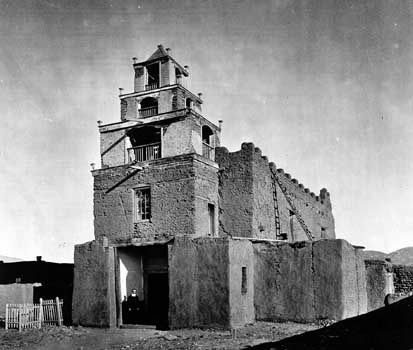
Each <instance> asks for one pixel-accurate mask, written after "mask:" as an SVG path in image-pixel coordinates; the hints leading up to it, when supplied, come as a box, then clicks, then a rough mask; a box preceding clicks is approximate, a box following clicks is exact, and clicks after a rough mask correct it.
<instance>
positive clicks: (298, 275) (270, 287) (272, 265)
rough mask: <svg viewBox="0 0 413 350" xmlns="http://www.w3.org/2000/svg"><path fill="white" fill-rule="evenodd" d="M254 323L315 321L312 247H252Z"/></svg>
mask: <svg viewBox="0 0 413 350" xmlns="http://www.w3.org/2000/svg"><path fill="white" fill-rule="evenodd" d="M254 259H255V266H254V304H255V313H256V318H257V320H268V321H276V320H295V321H307V320H312V319H313V318H314V311H313V280H312V272H311V264H312V261H311V243H309V242H299V243H295V244H291V245H290V244H287V243H270V242H266V243H254Z"/></svg>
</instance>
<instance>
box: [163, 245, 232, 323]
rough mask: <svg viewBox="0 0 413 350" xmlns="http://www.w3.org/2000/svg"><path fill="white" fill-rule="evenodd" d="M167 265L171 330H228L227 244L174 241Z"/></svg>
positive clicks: (170, 248)
mask: <svg viewBox="0 0 413 350" xmlns="http://www.w3.org/2000/svg"><path fill="white" fill-rule="evenodd" d="M168 263H169V322H170V327H171V328H184V327H224V328H227V327H228V326H229V322H230V314H229V286H228V280H229V276H228V263H229V257H228V241H226V240H223V239H209V238H197V239H188V238H184V237H179V238H176V239H175V241H174V243H173V245H171V246H170V247H169V261H168Z"/></svg>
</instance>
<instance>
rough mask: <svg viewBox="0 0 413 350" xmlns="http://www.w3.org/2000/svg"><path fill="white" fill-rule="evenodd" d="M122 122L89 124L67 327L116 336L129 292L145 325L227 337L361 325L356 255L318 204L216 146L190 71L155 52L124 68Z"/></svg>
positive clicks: (324, 194) (253, 153)
mask: <svg viewBox="0 0 413 350" xmlns="http://www.w3.org/2000/svg"><path fill="white" fill-rule="evenodd" d="M133 70H134V91H133V92H131V93H124V92H123V90H121V94H120V96H119V98H120V111H121V112H120V121H119V122H117V123H113V124H106V125H103V124H101V123H100V124H99V133H100V150H101V167H100V168H99V169H95V170H92V175H93V179H94V233H95V240H93V241H91V242H87V243H84V244H80V245H77V246H76V247H75V256H74V258H75V259H74V260H75V270H74V275H75V277H74V294H73V322H74V324H81V325H85V326H102V327H119V326H122V324H124V323H125V315H124V313H125V310H124V308H122V302H123V301H124V299H125V297H126V296H128V295H129V294H130V291H131V290H132V289H133V288H135V289H136V290H137V294H138V296H139V299H140V300H141V305H142V306H141V310H140V312H141V322H143V323H145V324H151V325H156V326H157V327H159V328H170V329H174V328H182V327H219V328H236V327H240V326H242V325H245V324H247V323H252V322H254V321H255V320H270V321H271V320H274V321H275V320H293V321H302V322H307V321H315V320H317V319H334V320H340V319H343V318H346V317H350V316H356V315H359V314H361V313H364V312H366V311H367V294H366V270H365V266H364V262H363V259H362V252H361V249H360V248H359V247H354V246H352V245H351V244H349V243H348V242H346V241H345V240H341V239H335V230H334V218H333V214H332V210H331V201H330V194H329V192H328V191H327V190H326V189H322V190H321V191H319V193H318V194H317V195H316V194H314V193H313V192H311V191H310V190H309V189H308V188H306V187H305V186H303V185H302V184H301V183H299V181H297V180H296V179H294V178H293V177H292V176H291V175H290V174H288V173H287V172H285V171H283V169H278V168H277V167H276V166H275V164H274V163H269V162H268V159H267V158H266V157H265V156H263V155H262V154H261V151H260V149H259V148H257V147H255V146H254V145H253V144H252V143H243V144H242V145H241V149H240V150H239V151H237V152H229V151H228V150H227V149H226V148H225V147H222V146H221V144H220V134H221V122H219V123H218V124H216V123H214V122H212V121H210V120H208V119H207V118H205V117H204V116H203V115H202V104H203V101H202V95H201V94H194V93H193V92H191V91H189V90H188V88H187V87H186V86H187V79H188V76H189V69H188V66H182V65H181V64H179V63H178V62H177V61H176V60H175V59H174V58H173V56H172V53H171V51H170V50H169V49H164V47H163V46H162V45H159V46H158V48H157V50H156V51H155V52H154V53H153V54H152V56H150V57H149V58H148V59H147V60H146V61H142V62H139V61H138V60H137V59H136V58H134V60H133Z"/></svg>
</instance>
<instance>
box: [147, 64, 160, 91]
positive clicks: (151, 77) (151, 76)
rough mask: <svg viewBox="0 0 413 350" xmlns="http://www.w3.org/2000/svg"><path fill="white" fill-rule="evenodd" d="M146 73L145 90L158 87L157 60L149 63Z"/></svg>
mask: <svg viewBox="0 0 413 350" xmlns="http://www.w3.org/2000/svg"><path fill="white" fill-rule="evenodd" d="M146 72H147V75H148V79H147V84H146V86H145V90H152V89H157V88H159V62H156V63H154V64H151V65H149V66H147V67H146Z"/></svg>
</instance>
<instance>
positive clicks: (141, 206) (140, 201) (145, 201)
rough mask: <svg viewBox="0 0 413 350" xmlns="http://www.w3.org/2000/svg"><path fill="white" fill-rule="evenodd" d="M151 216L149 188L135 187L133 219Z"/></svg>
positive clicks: (145, 218) (146, 218) (147, 218)
mask: <svg viewBox="0 0 413 350" xmlns="http://www.w3.org/2000/svg"><path fill="white" fill-rule="evenodd" d="M150 218H151V190H150V188H149V187H146V188H139V189H135V221H142V220H149V219H150Z"/></svg>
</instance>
